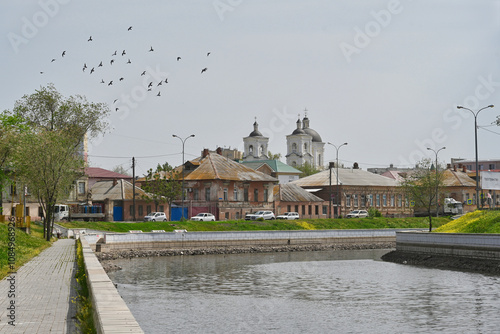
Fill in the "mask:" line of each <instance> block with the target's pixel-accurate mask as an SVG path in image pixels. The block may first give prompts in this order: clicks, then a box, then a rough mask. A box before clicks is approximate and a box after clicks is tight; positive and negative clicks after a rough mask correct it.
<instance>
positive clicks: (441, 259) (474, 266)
mask: <svg viewBox="0 0 500 334" xmlns="http://www.w3.org/2000/svg"><path fill="white" fill-rule="evenodd" d="M382 260H383V261H387V262H393V263H399V264H405V265H413V266H421V267H425V268H431V269H444V270H459V271H468V272H476V273H482V274H491V275H500V261H497V260H491V259H488V260H486V259H473V258H465V257H458V256H445V255H434V254H423V253H413V252H404V251H397V250H395V251H392V252H389V253H387V254H385V255H384V256H382Z"/></svg>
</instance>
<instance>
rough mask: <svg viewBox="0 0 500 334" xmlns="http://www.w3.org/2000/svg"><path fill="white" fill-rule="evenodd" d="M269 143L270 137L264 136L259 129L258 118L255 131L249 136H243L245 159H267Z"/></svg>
mask: <svg viewBox="0 0 500 334" xmlns="http://www.w3.org/2000/svg"><path fill="white" fill-rule="evenodd" d="M268 144H269V138H268V137H264V136H263V135H262V133H261V132H260V131H259V124H258V123H257V119H255V123H253V131H252V132H251V133H250V134H249V135H248V137H245V138H243V145H244V153H243V160H245V161H252V160H267V159H269V158H268V156H267V152H268V150H267V145H268Z"/></svg>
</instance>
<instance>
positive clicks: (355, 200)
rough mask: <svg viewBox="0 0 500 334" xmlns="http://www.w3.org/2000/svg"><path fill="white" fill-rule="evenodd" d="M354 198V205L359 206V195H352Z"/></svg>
mask: <svg viewBox="0 0 500 334" xmlns="http://www.w3.org/2000/svg"><path fill="white" fill-rule="evenodd" d="M352 199H353V202H354V206H355V207H358V204H359V203H358V195H352Z"/></svg>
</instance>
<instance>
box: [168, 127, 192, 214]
mask: <svg viewBox="0 0 500 334" xmlns="http://www.w3.org/2000/svg"><path fill="white" fill-rule="evenodd" d="M172 137H175V138H179V139H180V141H181V142H182V193H181V203H182V205H181V206H182V211H181V212H182V213H181V220H184V143H185V142H186V140H188V139H189V138H191V137H194V135H191V136H188V137H186V138H184V139H182V138H181V137H179V136H177V135H172Z"/></svg>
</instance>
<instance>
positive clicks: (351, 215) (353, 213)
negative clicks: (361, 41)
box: [346, 210, 368, 218]
mask: <svg viewBox="0 0 500 334" xmlns="http://www.w3.org/2000/svg"><path fill="white" fill-rule="evenodd" d="M366 217H368V211H366V210H354V211H351V212H349V213H348V214H347V215H346V218H366Z"/></svg>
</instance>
